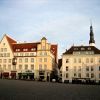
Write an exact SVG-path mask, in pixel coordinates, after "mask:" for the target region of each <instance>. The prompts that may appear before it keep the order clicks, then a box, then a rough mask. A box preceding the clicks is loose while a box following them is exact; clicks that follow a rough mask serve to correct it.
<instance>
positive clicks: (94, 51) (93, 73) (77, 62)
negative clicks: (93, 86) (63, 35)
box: [61, 26, 100, 82]
mask: <svg viewBox="0 0 100 100" xmlns="http://www.w3.org/2000/svg"><path fill="white" fill-rule="evenodd" d="M61 69H62V82H100V50H99V49H98V48H96V47H95V40H94V34H93V28H92V26H90V40H89V46H72V47H71V48H70V49H68V50H66V52H65V53H63V55H62V68H61Z"/></svg>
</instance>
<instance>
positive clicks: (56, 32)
mask: <svg viewBox="0 0 100 100" xmlns="http://www.w3.org/2000/svg"><path fill="white" fill-rule="evenodd" d="M91 22H92V26H93V32H94V37H95V41H96V47H97V48H99V49H100V28H99V27H100V0H0V39H2V37H3V35H4V34H7V35H9V36H10V37H12V38H13V39H15V40H17V41H18V42H24V41H26V42H38V41H40V40H41V38H42V37H46V38H47V40H48V42H50V43H53V44H58V57H59V58H60V57H61V55H62V53H64V52H65V51H66V49H69V48H70V47H71V46H72V45H73V44H74V45H89V32H90V25H91Z"/></svg>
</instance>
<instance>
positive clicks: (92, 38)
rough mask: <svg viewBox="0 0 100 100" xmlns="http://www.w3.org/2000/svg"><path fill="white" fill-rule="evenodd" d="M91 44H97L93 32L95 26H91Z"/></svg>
mask: <svg viewBox="0 0 100 100" xmlns="http://www.w3.org/2000/svg"><path fill="white" fill-rule="evenodd" d="M89 45H90V46H95V40H94V33H93V27H92V25H91V26H90V40H89Z"/></svg>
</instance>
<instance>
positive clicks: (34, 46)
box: [12, 42, 40, 52]
mask: <svg viewBox="0 0 100 100" xmlns="http://www.w3.org/2000/svg"><path fill="white" fill-rule="evenodd" d="M39 43H40V42H37V43H19V44H12V47H13V51H14V52H23V50H24V49H27V51H26V52H33V51H32V50H31V49H34V51H36V50H37V44H39ZM16 49H20V51H16ZM24 52H25V51H24Z"/></svg>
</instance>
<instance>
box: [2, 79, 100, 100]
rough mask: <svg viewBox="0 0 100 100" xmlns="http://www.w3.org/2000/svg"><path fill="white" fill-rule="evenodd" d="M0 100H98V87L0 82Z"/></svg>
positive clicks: (99, 96)
mask: <svg viewBox="0 0 100 100" xmlns="http://www.w3.org/2000/svg"><path fill="white" fill-rule="evenodd" d="M0 100H100V86H99V85H78V84H77V85H76V84H63V83H49V82H34V81H21V80H0Z"/></svg>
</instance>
